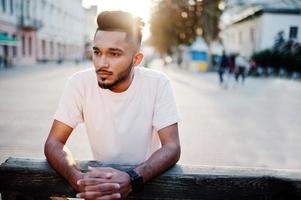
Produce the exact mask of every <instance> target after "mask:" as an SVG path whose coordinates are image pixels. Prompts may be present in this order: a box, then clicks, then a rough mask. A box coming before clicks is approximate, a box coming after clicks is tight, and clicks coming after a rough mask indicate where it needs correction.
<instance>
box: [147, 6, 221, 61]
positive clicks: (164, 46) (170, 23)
mask: <svg viewBox="0 0 301 200" xmlns="http://www.w3.org/2000/svg"><path fill="white" fill-rule="evenodd" d="M221 1H222V0H188V1H187V0H161V1H159V2H158V4H157V5H156V7H155V9H154V11H153V13H152V15H151V20H150V25H151V27H150V31H151V35H152V36H151V44H152V45H153V46H154V47H155V48H156V49H157V50H158V52H159V53H160V54H161V55H163V54H172V53H174V51H176V50H177V47H178V46H179V45H181V44H184V45H190V44H191V43H192V42H193V41H194V40H195V39H196V37H197V36H203V37H204V39H205V41H206V43H207V45H208V46H209V47H210V45H211V42H212V41H213V40H215V39H216V38H217V37H218V33H219V28H218V23H219V18H220V15H221V13H222V10H221V9H219V4H220V2H221ZM209 54H210V55H211V52H209Z"/></svg>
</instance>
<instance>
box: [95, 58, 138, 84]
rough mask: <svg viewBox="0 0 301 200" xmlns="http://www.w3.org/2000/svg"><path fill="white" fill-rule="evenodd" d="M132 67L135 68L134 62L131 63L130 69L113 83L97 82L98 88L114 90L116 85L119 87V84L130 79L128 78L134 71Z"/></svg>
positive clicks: (124, 71) (123, 72)
mask: <svg viewBox="0 0 301 200" xmlns="http://www.w3.org/2000/svg"><path fill="white" fill-rule="evenodd" d="M132 67H133V60H132V61H131V63H130V64H129V65H128V67H127V68H126V69H125V70H123V71H122V72H120V73H119V75H118V76H117V79H116V80H115V81H114V82H113V83H109V84H108V83H100V82H99V81H97V83H98V86H99V87H100V88H102V89H112V88H114V87H115V86H116V85H118V84H119V83H121V82H122V81H124V80H126V79H127V78H128V76H129V75H130V73H131V71H132Z"/></svg>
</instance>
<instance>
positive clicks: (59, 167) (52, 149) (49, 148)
mask: <svg viewBox="0 0 301 200" xmlns="http://www.w3.org/2000/svg"><path fill="white" fill-rule="evenodd" d="M44 151H45V156H46V158H47V160H48V162H49V163H50V165H51V166H52V167H53V168H54V169H55V170H56V171H57V172H58V173H60V174H61V175H62V176H63V177H64V178H65V179H67V180H68V181H69V183H70V184H71V186H72V187H73V188H74V189H76V190H79V188H78V186H77V184H76V181H77V180H78V179H80V178H82V173H81V172H80V171H79V170H78V169H77V166H76V163H75V161H74V159H73V157H72V154H71V152H70V151H69V149H68V148H67V147H66V146H65V145H64V144H63V143H60V142H58V141H51V140H48V141H47V142H46V144H45V149H44Z"/></svg>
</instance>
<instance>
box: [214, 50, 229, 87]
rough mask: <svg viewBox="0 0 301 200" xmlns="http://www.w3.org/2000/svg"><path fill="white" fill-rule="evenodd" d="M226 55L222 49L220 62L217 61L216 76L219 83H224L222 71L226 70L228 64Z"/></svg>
mask: <svg viewBox="0 0 301 200" xmlns="http://www.w3.org/2000/svg"><path fill="white" fill-rule="evenodd" d="M228 59H229V58H228V56H227V55H226V52H225V51H223V54H222V57H221V60H220V63H219V65H218V66H219V67H218V71H217V72H218V76H219V82H220V84H221V85H223V83H224V77H223V76H224V73H225V72H226V70H227V69H228V65H229V60H228Z"/></svg>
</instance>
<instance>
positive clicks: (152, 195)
mask: <svg viewBox="0 0 301 200" xmlns="http://www.w3.org/2000/svg"><path fill="white" fill-rule="evenodd" d="M78 165H79V167H80V169H81V170H82V171H85V170H86V169H87V166H110V167H114V168H117V169H120V170H127V169H129V168H130V167H133V166H120V165H112V164H103V163H99V162H96V161H82V162H78ZM0 193H1V196H2V200H16V199H17V200H20V199H25V200H44V199H45V200H46V199H47V200H49V199H55V198H53V197H74V196H75V191H74V190H73V189H72V188H71V187H70V186H69V185H68V183H67V182H66V181H65V180H64V179H63V178H62V177H61V176H60V175H58V174H57V173H56V172H55V171H54V170H53V169H52V168H51V167H50V166H49V165H48V163H47V161H46V160H35V159H21V158H8V159H7V160H6V161H5V162H4V163H2V164H1V166H0ZM128 199H202V200H207V199H208V200H228V199H235V200H236V199H237V200H245V199H250V200H261V199H262V200H263V199H265V200H266V199H283V200H287V199H288V200H289V199H291V200H298V199H301V171H298V170H270V169H263V168H233V167H231V168H230V167H209V166H201V167H188V166H181V165H175V166H174V167H172V168H171V169H169V170H168V171H167V172H165V173H164V174H162V175H161V176H159V177H157V178H155V179H153V180H152V181H151V182H149V183H147V184H146V185H145V188H144V190H143V192H141V193H139V194H135V195H130V196H129V198H128Z"/></svg>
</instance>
